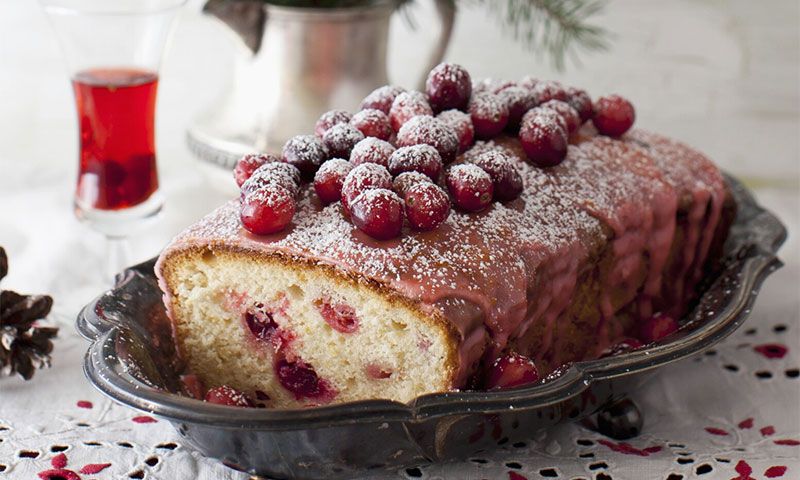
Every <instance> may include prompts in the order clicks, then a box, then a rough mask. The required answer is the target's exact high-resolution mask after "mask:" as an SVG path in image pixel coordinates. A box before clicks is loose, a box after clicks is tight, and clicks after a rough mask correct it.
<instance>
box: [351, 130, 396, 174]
mask: <svg viewBox="0 0 800 480" xmlns="http://www.w3.org/2000/svg"><path fill="white" fill-rule="evenodd" d="M394 150H395V148H394V146H393V145H392V144H391V143H389V142H387V141H385V140H381V139H379V138H375V137H367V138H365V139H364V140H361V141H360V142H358V143H357V144H356V146H355V147H353V151H352V152H350V161H351V162H352V163H353V165H361V164H362V163H377V164H378V165H382V166H384V167H388V166H389V157H391V156H392V154H393V153H394Z"/></svg>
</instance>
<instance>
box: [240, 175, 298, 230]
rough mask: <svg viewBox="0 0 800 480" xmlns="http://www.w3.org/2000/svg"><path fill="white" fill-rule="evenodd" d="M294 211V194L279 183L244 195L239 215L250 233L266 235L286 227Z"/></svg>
mask: <svg viewBox="0 0 800 480" xmlns="http://www.w3.org/2000/svg"><path fill="white" fill-rule="evenodd" d="M294 211H295V200H294V195H292V194H291V193H290V192H289V191H288V190H286V189H285V188H283V187H281V186H279V185H267V186H264V187H261V188H258V189H256V190H253V191H251V192H249V193H247V195H245V196H244V198H243V199H242V206H241V212H240V217H241V220H242V225H243V226H244V228H246V229H247V231H249V232H250V233H254V234H256V235H268V234H270V233H276V232H280V231H281V230H283V229H284V228H286V227H287V226H288V225H289V223H291V221H292V217H294Z"/></svg>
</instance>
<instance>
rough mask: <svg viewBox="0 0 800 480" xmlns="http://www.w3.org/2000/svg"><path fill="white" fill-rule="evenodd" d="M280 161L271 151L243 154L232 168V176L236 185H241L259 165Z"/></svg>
mask: <svg viewBox="0 0 800 480" xmlns="http://www.w3.org/2000/svg"><path fill="white" fill-rule="evenodd" d="M280 161H281V159H280V157H278V156H277V155H273V154H271V153H256V154H251V155H245V156H243V157H242V158H240V159H239V161H238V162H236V166H235V167H234V168H233V178H234V179H235V180H236V185H238V186H239V187H241V186H242V184H243V183H244V182H246V181H247V179H248V178H250V176H251V175H252V174H253V172H255V171H256V170H257V169H258V167H260V166H261V165H264V164H265V163H275V162H280Z"/></svg>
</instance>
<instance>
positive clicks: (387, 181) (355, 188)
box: [342, 163, 392, 214]
mask: <svg viewBox="0 0 800 480" xmlns="http://www.w3.org/2000/svg"><path fill="white" fill-rule="evenodd" d="M372 188H392V176H391V175H390V174H389V171H388V170H386V168H385V167H383V166H381V165H378V164H377V163H362V164H361V165H358V166H355V167H353V169H352V170H350V173H348V174H347V176H346V177H345V179H344V183H342V207H344V210H345V213H347V214H349V212H350V202H352V201H353V200H355V198H356V197H357V196H358V195H360V194H361V193H363V192H365V191H367V190H369V189H372Z"/></svg>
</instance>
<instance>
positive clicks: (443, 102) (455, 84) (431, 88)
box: [425, 63, 472, 112]
mask: <svg viewBox="0 0 800 480" xmlns="http://www.w3.org/2000/svg"><path fill="white" fill-rule="evenodd" d="M425 91H426V92H427V93H428V98H429V99H430V103H431V107H433V110H434V111H435V112H441V111H442V110H448V109H451V108H457V109H460V110H463V109H465V108H466V107H467V102H469V96H470V95H471V94H472V79H471V78H470V76H469V72H467V70H466V69H465V68H464V67H462V66H461V65H456V64H455V63H440V64H439V65H437V66H436V67H434V68H433V70H431V73H429V74H428V79H427V81H426V82H425Z"/></svg>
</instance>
